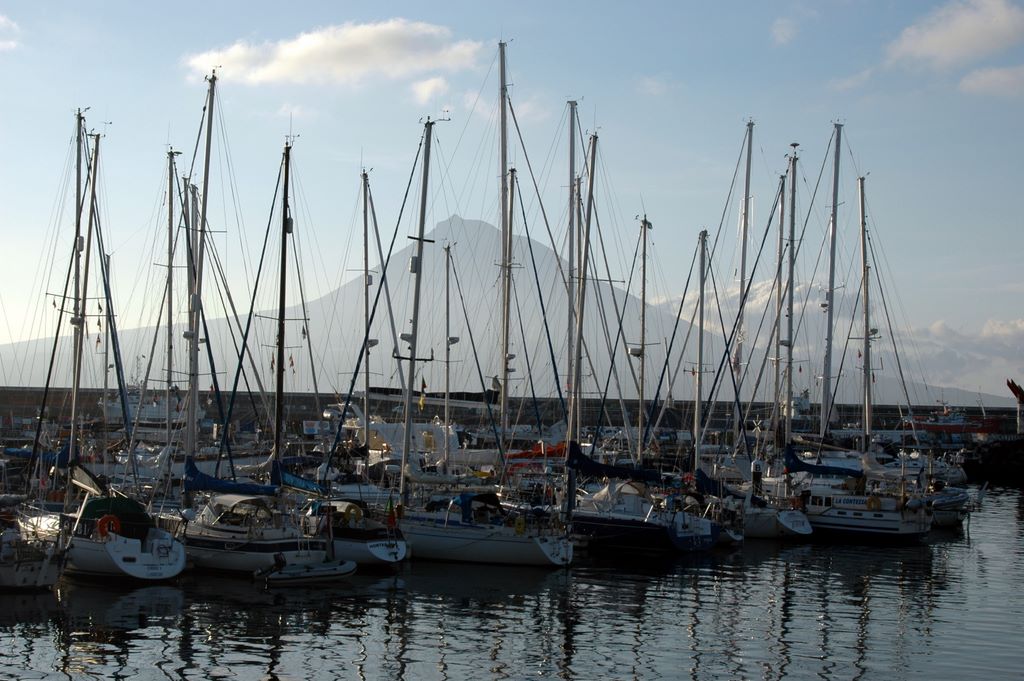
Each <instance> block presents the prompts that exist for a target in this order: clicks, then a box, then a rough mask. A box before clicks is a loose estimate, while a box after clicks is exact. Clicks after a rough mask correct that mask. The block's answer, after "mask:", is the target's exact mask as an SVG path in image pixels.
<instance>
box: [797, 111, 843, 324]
mask: <svg viewBox="0 0 1024 681" xmlns="http://www.w3.org/2000/svg"><path fill="white" fill-rule="evenodd" d="M834 139H835V129H833V131H832V135H831V137H830V138H829V143H828V146H827V147H826V148H825V153H824V154H823V155H822V160H821V167H820V168H819V169H818V179H817V181H816V182H815V184H814V189H813V191H812V192H811V199H810V201H809V202H808V204H807V211H806V212H805V213H804V223H803V226H802V227H801V228H800V238H798V239H797V242H796V243H795V244H792V248H794V249H795V250H794V251H793V259H794V261H795V260H796V259H797V258H798V257H799V256H800V251H801V250H802V248H803V244H804V243H805V238H806V235H807V227H808V226H809V225H810V222H811V214H812V212H813V210H814V205H815V200H816V199H817V196H818V189H820V188H821V182H822V179H823V178H824V175H825V168H826V165H827V164H828V160H829V153H828V152H829V150H831V149H832V141H833V140H834ZM795 181H796V178H794V182H795ZM804 186H805V187H806V186H807V179H806V176H804ZM820 217H821V216H819V218H820ZM824 250H825V241H824V240H822V242H821V248H820V249H819V250H818V259H817V260H816V261H815V264H814V270H813V271H812V272H811V278H810V280H809V282H811V283H809V284H808V286H807V290H806V293H805V294H804V300H803V303H802V304H801V305H800V313H799V314H798V315H797V320H796V326H795V328H794V330H793V336H794V338H791V339H790V341H789V342H790V343H793V342H794V339H795V338H796V337H798V336H799V335H800V332H801V331H802V330H803V324H804V319H806V317H805V315H806V312H807V304H808V302H809V301H810V299H811V292H812V290H813V288H814V287H813V281H814V278H815V276H816V275H817V273H818V265H820V264H821V256H822V254H823V252H824ZM790 285H793V284H792V283H791V284H790ZM795 292H796V290H795V289H794V293H795Z"/></svg>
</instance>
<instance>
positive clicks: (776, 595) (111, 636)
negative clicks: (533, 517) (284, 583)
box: [0, 489, 1024, 680]
mask: <svg viewBox="0 0 1024 681" xmlns="http://www.w3.org/2000/svg"><path fill="white" fill-rule="evenodd" d="M1022 580H1024V496H1022V494H1021V491H1019V490H1016V489H994V490H990V491H989V493H988V496H987V497H986V498H985V503H984V506H983V508H982V509H981V510H980V511H978V512H976V513H975V514H974V515H973V517H972V518H971V519H970V524H969V526H965V527H964V529H963V530H962V531H957V532H948V533H935V532H933V533H932V535H931V536H930V537H929V538H928V540H927V541H926V542H925V543H924V544H922V545H919V546H911V547H864V546H847V545H822V544H783V543H774V542H756V543H755V542H748V543H747V545H746V546H744V547H742V548H740V549H736V550H731V551H727V552H714V553H711V554H707V555H703V556H700V557H693V558H686V559H673V560H656V559H648V560H633V561H629V562H618V561H617V562H614V563H613V562H599V563H595V562H592V561H589V560H586V559H585V558H584V559H581V560H580V561H578V564H576V565H574V566H573V567H571V568H569V569H564V570H551V571H548V570H538V569H522V568H507V567H490V566H467V565H456V564H432V563H424V562H413V563H410V564H408V565H406V566H405V567H404V568H403V569H402V570H401V571H400V572H399V573H397V574H392V575H355V576H354V577H352V578H350V579H349V580H348V581H346V582H344V583H342V584H339V585H337V586H332V587H329V588H324V587H316V588H288V589H280V590H276V591H267V590H264V589H262V588H260V587H258V586H257V585H255V584H253V583H250V582H248V581H246V580H237V579H229V578H225V577H216V576H208V575H200V574H187V575H185V576H184V577H182V578H181V579H180V580H178V581H177V582H175V583H172V584H161V585H154V586H144V587H139V588H125V587H123V586H120V585H106V584H101V583H95V582H75V581H69V580H67V579H66V578H65V580H63V581H62V582H61V583H60V584H59V585H58V588H57V589H56V590H55V591H54V592H53V593H50V592H47V593H41V594H32V595H24V594H0V678H12V679H14V678H17V679H124V678H131V679H245V680H251V679H281V680H284V679H303V680H305V679H335V678H336V679H588V680H589V679H598V678H610V679H812V678H814V679H960V678H984V679H1019V678H1022V675H1024V645H1022V644H1024V636H1022V634H1021V625H1022V623H1024V594H1022V590H1021V586H1022Z"/></svg>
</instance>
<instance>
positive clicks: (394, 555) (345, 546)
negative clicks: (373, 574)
mask: <svg viewBox="0 0 1024 681" xmlns="http://www.w3.org/2000/svg"><path fill="white" fill-rule="evenodd" d="M333 550H334V557H335V558H339V559H343V560H351V561H353V562H355V563H358V564H359V565H365V566H379V567H383V566H387V565H395V564H398V563H401V562H402V561H403V560H405V559H406V558H407V557H408V555H409V547H408V545H407V543H406V541H405V540H404V539H380V540H373V541H359V540H355V539H338V538H335V539H334V541H333Z"/></svg>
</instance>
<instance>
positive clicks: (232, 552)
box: [184, 523, 327, 574]
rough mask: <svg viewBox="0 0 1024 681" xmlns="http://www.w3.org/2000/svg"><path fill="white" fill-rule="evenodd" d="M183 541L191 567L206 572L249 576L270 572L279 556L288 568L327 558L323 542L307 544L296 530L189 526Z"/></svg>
mask: <svg viewBox="0 0 1024 681" xmlns="http://www.w3.org/2000/svg"><path fill="white" fill-rule="evenodd" d="M184 539H185V547H186V551H187V552H188V558H189V560H190V561H191V563H192V565H193V566H194V567H197V568H202V569H206V570H222V571H226V572H245V573H248V574H252V573H254V572H257V571H260V570H269V569H270V568H273V567H274V564H275V560H276V556H278V555H280V556H284V559H285V562H286V563H288V564H295V563H310V562H322V561H323V560H324V558H325V557H326V555H327V552H326V550H325V547H324V544H323V542H319V541H310V540H307V539H305V538H304V537H302V535H301V534H300V533H299V532H298V531H295V530H274V529H267V530H264V531H257V532H252V531H249V530H247V529H246V528H238V529H237V530H234V529H228V528H210V527H204V526H202V525H197V524H192V523H190V524H189V525H187V526H186V527H185V532H184Z"/></svg>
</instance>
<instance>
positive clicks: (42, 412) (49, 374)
mask: <svg viewBox="0 0 1024 681" xmlns="http://www.w3.org/2000/svg"><path fill="white" fill-rule="evenodd" d="M77 247H78V245H77V244H74V245H73V246H72V249H71V254H72V255H71V257H70V258H69V259H68V270H67V274H66V275H65V276H64V293H63V296H62V297H61V301H62V302H61V305H60V306H59V307H58V308H57V328H56V330H55V331H54V334H53V350H52V351H51V352H50V363H49V367H48V369H47V371H46V383H44V384H43V398H42V400H41V403H40V405H39V418H38V419H36V433H35V436H34V437H33V438H32V453H31V454H30V455H29V460H28V470H30V471H31V470H33V469H34V467H35V465H36V461H37V457H38V454H39V440H40V438H41V437H42V431H43V423H44V422H45V421H46V403H47V401H48V398H49V395H50V385H51V383H52V381H53V370H54V367H55V365H56V363H57V348H58V347H59V346H60V329H61V326H62V325H63V322H64V304H63V301H64V300H65V299H66V298H67V295H68V289H69V288H71V273H72V272H73V271H74V263H75V257H74V252H75V249H76V248H77ZM39 464H40V465H42V461H41V460H39ZM31 477H32V476H26V478H25V491H26V492H29V491H30V484H31Z"/></svg>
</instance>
